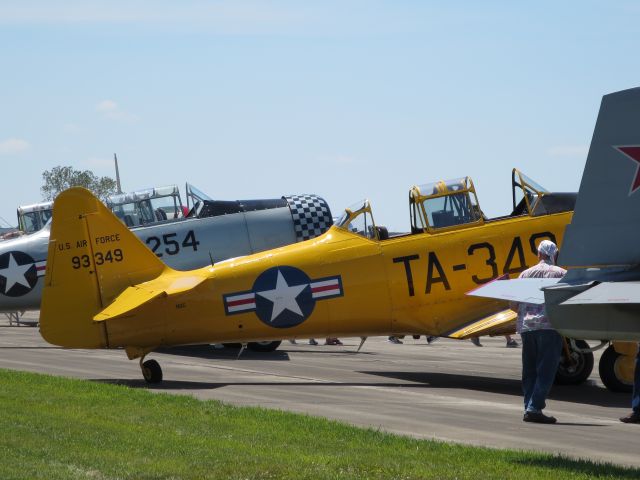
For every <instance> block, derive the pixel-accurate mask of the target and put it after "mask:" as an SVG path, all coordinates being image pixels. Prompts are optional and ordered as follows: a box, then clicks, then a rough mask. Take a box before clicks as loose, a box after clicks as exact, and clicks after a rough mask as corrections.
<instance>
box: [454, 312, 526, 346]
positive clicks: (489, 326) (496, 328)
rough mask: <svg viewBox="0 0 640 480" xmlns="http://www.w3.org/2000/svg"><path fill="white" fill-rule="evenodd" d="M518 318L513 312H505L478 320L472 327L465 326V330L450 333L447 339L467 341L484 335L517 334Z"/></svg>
mask: <svg viewBox="0 0 640 480" xmlns="http://www.w3.org/2000/svg"><path fill="white" fill-rule="evenodd" d="M517 317H518V315H517V314H516V312H514V311H513V310H510V309H507V310H503V311H501V312H498V313H494V314H493V315H489V316H488V317H484V318H481V319H480V320H476V321H475V322H473V323H472V324H470V325H465V326H464V327H463V328H460V329H458V330H456V331H454V332H451V333H449V334H448V335H447V337H449V338H456V339H458V340H466V339H467V338H471V337H481V336H484V335H507V334H510V333H514V332H515V330H516V325H515V321H516V318H517Z"/></svg>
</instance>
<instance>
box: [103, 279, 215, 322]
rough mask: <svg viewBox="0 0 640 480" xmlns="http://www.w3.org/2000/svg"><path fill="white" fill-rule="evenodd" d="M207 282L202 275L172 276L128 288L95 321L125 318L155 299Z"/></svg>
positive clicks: (176, 293)
mask: <svg viewBox="0 0 640 480" xmlns="http://www.w3.org/2000/svg"><path fill="white" fill-rule="evenodd" d="M205 280H206V277H205V276H202V275H191V276H188V277H183V276H176V275H171V274H165V275H162V276H160V277H158V278H157V279H155V280H152V281H150V282H145V283H142V284H139V285H134V286H132V287H129V288H127V289H126V290H125V291H124V292H122V293H121V294H120V295H118V297H117V298H116V299H115V300H114V301H113V302H111V304H110V305H109V306H107V308H105V309H104V310H102V311H101V312H100V313H98V314H97V315H95V316H94V317H93V320H94V321H96V322H104V321H106V320H112V319H115V318H122V317H125V316H127V315H129V314H131V313H133V311H134V310H136V309H138V308H139V307H141V306H142V305H144V304H146V303H148V302H150V301H151V300H153V299H155V298H159V297H168V296H171V295H178V294H180V293H183V292H186V291H187V290H191V289H192V288H194V287H195V286H197V285H199V284H201V283H202V282H204V281H205Z"/></svg>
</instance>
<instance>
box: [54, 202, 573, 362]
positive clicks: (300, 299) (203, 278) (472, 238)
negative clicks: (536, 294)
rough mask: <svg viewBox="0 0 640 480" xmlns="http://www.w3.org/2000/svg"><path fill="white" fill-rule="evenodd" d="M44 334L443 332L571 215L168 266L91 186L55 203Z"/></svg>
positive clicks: (188, 338)
mask: <svg viewBox="0 0 640 480" xmlns="http://www.w3.org/2000/svg"><path fill="white" fill-rule="evenodd" d="M54 214H55V217H54V223H53V225H52V231H51V237H50V245H49V257H48V258H49V259H52V260H50V262H49V266H48V267H47V274H46V277H45V289H44V296H43V303H42V310H41V333H42V335H43V337H44V338H45V339H46V340H47V341H49V342H50V343H54V344H57V345H62V346H66V347H76V348H116V347H126V348H127V349H128V350H127V351H128V353H129V356H131V357H135V356H142V355H144V354H145V353H146V352H148V351H151V350H152V349H154V348H156V347H159V346H163V345H180V344H194V343H214V342H247V341H260V340H278V339H283V338H295V337H303V338H304V337H324V336H349V335H353V336H371V335H389V334H429V335H447V334H448V332H451V331H452V330H454V329H457V328H460V327H462V326H464V325H466V324H468V323H470V322H472V321H474V320H478V319H481V318H483V317H484V316H486V315H489V314H492V313H495V312H497V311H499V310H500V309H502V308H505V304H504V302H502V303H501V302H499V301H495V300H490V299H480V298H476V297H470V296H467V295H465V292H467V291H469V290H472V289H473V288H475V287H477V286H479V285H481V284H483V283H486V282H488V281H491V280H492V279H494V278H496V277H498V276H501V275H503V274H505V273H506V274H509V275H510V276H517V274H518V273H519V272H520V271H522V270H524V269H525V268H527V267H529V266H532V265H534V264H535V263H537V258H536V255H535V253H534V252H535V250H536V245H537V243H539V242H540V241H541V240H542V239H544V238H551V239H552V240H555V241H556V242H557V243H561V242H562V237H563V232H564V228H565V226H566V225H567V223H569V221H570V219H571V213H570V212H569V213H559V214H552V215H545V216H539V217H532V216H528V215H522V216H516V217H507V218H503V219H497V220H488V221H486V220H483V221H479V222H476V223H474V224H471V225H469V224H467V225H459V226H452V227H449V228H445V229H444V231H440V232H436V233H428V232H422V233H415V234H406V235H402V236H397V237H391V238H388V239H385V240H378V239H377V237H376V239H370V238H366V237H364V236H361V235H359V234H357V233H353V232H351V231H349V230H348V229H346V228H341V227H337V226H334V227H332V228H331V229H330V230H329V231H328V232H327V233H325V234H324V235H322V236H320V237H318V238H316V239H314V240H309V241H306V242H302V243H298V244H294V245H289V246H286V247H281V248H278V249H275V250H270V251H266V252H261V253H257V254H253V255H250V256H246V257H240V258H237V259H231V260H227V261H224V262H220V263H218V264H215V265H214V266H211V267H206V268H202V269H199V270H194V271H190V272H178V271H175V270H172V269H170V268H168V267H166V265H164V264H163V263H162V262H161V261H160V260H159V259H158V258H157V257H156V256H155V255H154V254H153V253H152V252H151V251H149V250H148V249H147V248H146V246H145V245H144V244H142V243H141V242H140V240H139V239H138V238H137V237H135V236H134V235H133V234H131V232H130V231H129V230H128V229H127V228H126V227H125V226H124V225H123V224H122V223H121V222H120V221H119V220H118V219H117V218H116V217H115V216H113V214H112V213H111V212H110V211H108V210H107V209H106V207H104V205H102V204H101V203H100V202H99V201H98V200H97V199H95V198H94V197H93V196H92V195H91V194H90V193H89V192H87V191H86V190H83V189H71V190H69V191H67V192H64V193H63V194H61V195H60V196H59V197H58V200H57V201H56V206H54Z"/></svg>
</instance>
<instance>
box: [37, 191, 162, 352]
mask: <svg viewBox="0 0 640 480" xmlns="http://www.w3.org/2000/svg"><path fill="white" fill-rule="evenodd" d="M165 268H168V267H166V265H165V264H164V263H162V261H160V260H159V259H158V258H157V257H156V256H155V254H154V253H153V252H151V250H149V249H148V248H147V247H146V246H145V245H144V244H143V243H142V242H141V241H140V240H139V239H138V238H137V237H136V236H135V235H134V234H133V233H131V232H130V231H129V229H128V228H127V227H126V226H125V225H124V224H123V223H122V222H121V221H120V220H118V218H117V217H116V216H115V215H113V213H112V212H111V211H110V210H109V209H108V208H107V207H105V206H104V205H103V204H102V202H100V201H99V200H98V199H97V198H96V197H95V196H93V194H91V192H89V191H88V190H86V189H84V188H81V187H74V188H70V189H68V190H66V191H64V192H62V193H61V194H60V195H58V197H57V198H56V200H55V202H54V206H53V219H52V223H51V236H50V240H49V252H48V259H47V272H46V275H45V283H44V290H43V296H42V304H41V309H40V332H41V334H42V336H43V338H44V339H45V340H46V341H47V342H49V343H52V344H55V345H61V346H64V347H72V348H106V347H109V339H108V336H107V335H106V330H105V329H104V326H103V325H101V324H100V323H97V322H94V321H93V317H94V315H95V314H96V313H98V312H99V311H101V310H102V309H103V308H105V307H106V306H107V305H109V304H110V303H111V302H112V301H113V300H114V299H115V298H116V297H117V296H118V295H119V294H120V293H121V292H122V291H124V290H125V289H126V288H127V287H129V286H131V285H135V284H138V283H141V282H144V281H147V280H151V279H153V278H156V277H157V276H158V275H160V273H162V271H163V270H164V269H165Z"/></svg>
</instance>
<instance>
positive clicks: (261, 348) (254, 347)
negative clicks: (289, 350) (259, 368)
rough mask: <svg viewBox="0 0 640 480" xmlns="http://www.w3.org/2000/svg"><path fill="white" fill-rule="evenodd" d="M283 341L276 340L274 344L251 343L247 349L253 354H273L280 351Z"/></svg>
mask: <svg viewBox="0 0 640 480" xmlns="http://www.w3.org/2000/svg"><path fill="white" fill-rule="evenodd" d="M281 343H282V341H281V340H274V341H273V342H249V344H248V345H247V348H248V349H249V350H251V351H252V352H273V351H275V350H277V349H278V347H279V346H280V344H281Z"/></svg>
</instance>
